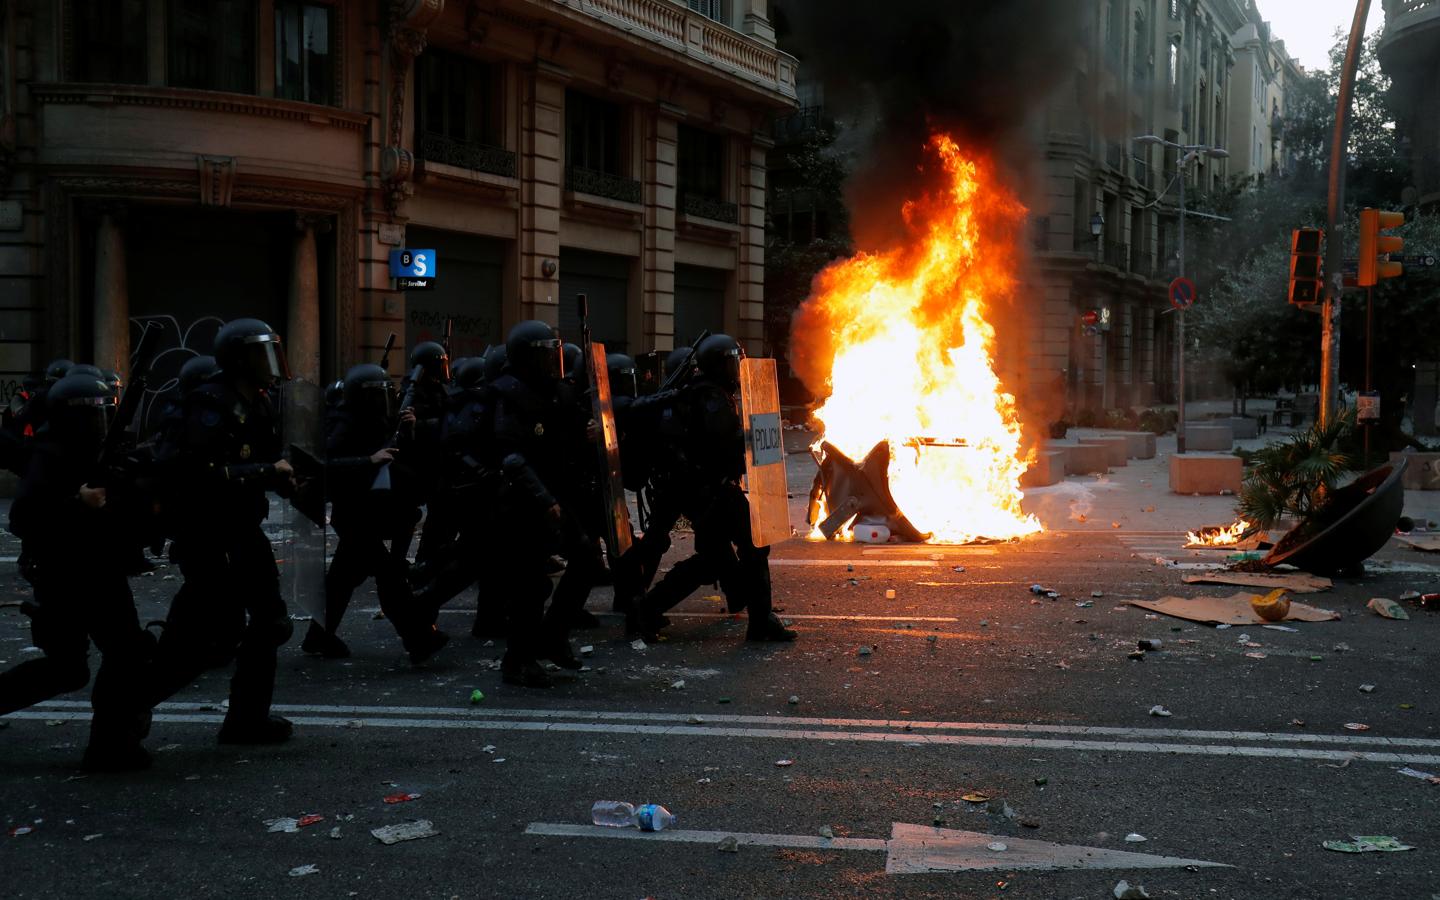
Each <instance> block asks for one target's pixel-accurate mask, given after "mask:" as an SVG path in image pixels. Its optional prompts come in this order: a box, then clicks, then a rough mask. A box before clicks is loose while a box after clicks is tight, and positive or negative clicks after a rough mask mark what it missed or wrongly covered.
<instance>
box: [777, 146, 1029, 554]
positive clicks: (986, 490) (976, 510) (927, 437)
mask: <svg viewBox="0 0 1440 900" xmlns="http://www.w3.org/2000/svg"><path fill="white" fill-rule="evenodd" d="M927 150H928V152H929V157H930V159H931V161H932V163H938V164H939V169H938V170H937V171H936V173H934V174H936V175H937V176H942V177H939V178H938V179H937V182H938V186H937V188H936V189H934V190H932V191H931V192H929V193H927V194H926V195H925V196H923V197H921V198H920V199H916V200H910V201H907V202H906V203H905V204H904V209H903V211H904V217H905V221H906V223H907V226H908V228H909V229H910V232H911V240H910V242H909V243H908V244H907V245H905V246H902V247H899V248H895V249H892V250H888V251H885V252H882V253H865V252H862V253H859V254H857V255H855V256H854V257H851V258H850V259H848V260H843V261H841V262H838V263H836V264H834V265H832V266H830V267H829V268H828V269H826V270H825V271H824V272H822V273H821V274H820V275H819V276H818V277H817V278H816V287H815V291H814V293H813V294H812V295H811V297H810V298H809V299H808V300H807V301H806V303H805V306H804V308H803V309H802V310H801V312H800V315H799V319H798V325H797V331H798V330H800V329H803V330H804V332H805V341H806V342H807V344H808V348H807V349H808V351H809V353H810V355H811V357H812V360H811V361H812V363H817V364H818V365H820V366H821V367H823V368H824V370H825V374H826V377H825V388H827V389H828V390H827V391H826V399H825V400H824V402H823V403H821V405H820V407H819V408H818V409H816V410H815V412H814V419H815V420H816V421H817V422H818V423H819V424H820V426H821V428H822V429H823V433H822V435H821V437H820V438H819V439H818V440H817V441H816V443H815V445H814V447H812V452H813V453H814V454H815V456H816V459H817V461H818V462H819V463H820V472H819V474H818V475H817V477H816V483H815V487H814V489H813V490H812V492H811V504H810V506H811V515H810V522H811V524H812V525H814V526H815V530H814V532H812V536H818V537H825V538H832V537H836V536H837V535H838V536H840V537H841V538H844V537H845V536H846V535H847V534H849V533H850V529H851V527H852V526H853V525H854V524H855V523H856V522H857V521H858V522H862V523H884V525H885V527H886V528H888V529H889V530H890V533H891V534H892V535H893V536H896V537H900V538H902V539H905V540H913V541H920V540H927V541H933V542H944V543H968V542H970V541H974V540H977V539H982V538H989V539H995V540H1004V539H1008V538H1014V537H1021V536H1023V535H1028V534H1033V533H1035V532H1037V531H1039V530H1040V529H1041V526H1040V522H1039V520H1038V519H1036V518H1035V517H1034V516H1031V515H1027V514H1025V513H1024V512H1022V511H1021V509H1020V501H1021V499H1022V498H1023V496H1024V495H1023V494H1022V493H1021V491H1020V476H1021V475H1022V474H1024V472H1025V469H1026V467H1027V466H1028V459H1027V457H1026V454H1025V453H1024V452H1022V450H1021V435H1020V421H1019V417H1018V414H1017V412H1016V406H1015V398H1014V397H1013V396H1012V395H1011V394H1009V393H1007V392H1006V391H1005V390H1004V387H1003V386H1002V385H1001V383H1000V379H999V377H998V376H997V375H996V372H995V365H994V358H993V353H994V343H995V330H994V327H993V326H992V325H991V323H990V322H989V321H988V320H987V314H988V312H989V307H990V305H991V304H993V303H996V302H999V301H1001V300H1003V299H1005V298H1008V296H1009V295H1010V294H1011V293H1012V292H1013V290H1014V286H1015V278H1016V273H1017V271H1018V269H1019V253H1018V250H1017V247H1016V244H1017V242H1018V241H1019V239H1020V228H1019V226H1020V225H1021V223H1022V222H1023V220H1024V216H1025V209H1024V207H1022V206H1021V205H1020V204H1019V202H1018V201H1016V200H1015V199H1014V197H1013V196H1011V195H1010V194H1009V193H1008V192H1007V191H1006V190H1005V189H1004V188H1003V187H1002V186H1000V184H999V183H998V182H997V181H996V180H995V179H994V176H993V175H992V174H991V173H990V172H989V171H988V169H987V168H985V167H984V166H982V165H981V164H980V163H977V162H976V161H974V160H972V159H968V158H966V156H965V155H964V154H962V152H961V150H960V147H959V146H958V145H957V144H956V143H955V141H954V140H953V139H952V138H950V137H949V136H947V135H940V134H937V135H934V136H933V137H932V138H931V139H930V141H929V143H928V145H927ZM827 362H828V365H825V363H827ZM857 459H858V460H860V462H858V463H857V462H855V460H857Z"/></svg>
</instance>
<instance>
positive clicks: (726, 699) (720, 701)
mask: <svg viewBox="0 0 1440 900" xmlns="http://www.w3.org/2000/svg"><path fill="white" fill-rule="evenodd" d="M715 702H716V703H729V702H730V698H729V697H721V698H720V699H719V700H716V701H715Z"/></svg>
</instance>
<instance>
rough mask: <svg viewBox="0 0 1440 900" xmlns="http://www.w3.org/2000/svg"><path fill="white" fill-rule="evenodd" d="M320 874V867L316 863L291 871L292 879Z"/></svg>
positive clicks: (297, 867)
mask: <svg viewBox="0 0 1440 900" xmlns="http://www.w3.org/2000/svg"><path fill="white" fill-rule="evenodd" d="M319 872H320V868H319V867H318V866H316V865H315V864H314V863H309V864H307V865H303V866H296V867H295V868H293V869H291V870H290V877H291V878H303V877H304V876H306V875H317V874H319Z"/></svg>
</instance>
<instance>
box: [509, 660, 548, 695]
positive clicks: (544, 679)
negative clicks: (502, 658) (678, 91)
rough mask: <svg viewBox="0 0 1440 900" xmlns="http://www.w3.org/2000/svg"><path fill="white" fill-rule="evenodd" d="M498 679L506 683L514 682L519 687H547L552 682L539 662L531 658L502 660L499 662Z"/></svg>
mask: <svg viewBox="0 0 1440 900" xmlns="http://www.w3.org/2000/svg"><path fill="white" fill-rule="evenodd" d="M500 680H501V681H503V682H504V683H506V684H514V685H518V686H520V687H532V688H548V687H550V686H551V685H552V684H553V683H554V682H552V681H551V680H550V676H549V675H548V674H547V673H546V672H545V670H544V669H542V668H540V664H539V663H537V662H535V661H534V660H533V659H532V660H526V661H525V662H517V663H511V662H502V663H501V664H500Z"/></svg>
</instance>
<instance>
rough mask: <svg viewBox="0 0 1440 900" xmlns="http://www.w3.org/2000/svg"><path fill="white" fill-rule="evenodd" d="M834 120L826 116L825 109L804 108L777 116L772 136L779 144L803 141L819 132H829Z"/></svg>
mask: <svg viewBox="0 0 1440 900" xmlns="http://www.w3.org/2000/svg"><path fill="white" fill-rule="evenodd" d="M833 124H834V123H833V120H832V119H831V118H830V117H829V116H827V115H825V109H824V107H820V106H802V107H800V108H799V109H797V110H795V111H794V112H793V113H790V114H789V115H785V116H777V117H776V118H775V121H774V122H773V123H771V126H770V130H771V135H772V136H773V137H774V138H775V140H776V141H777V142H779V143H787V142H792V141H802V140H805V139H806V138H808V137H811V136H812V135H814V134H817V133H818V132H821V131H825V130H829V129H830V128H831V127H832V126H833Z"/></svg>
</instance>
